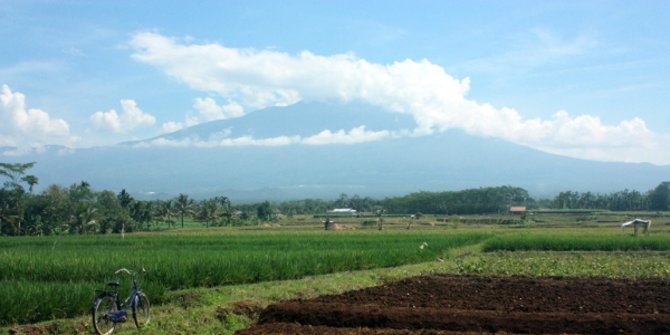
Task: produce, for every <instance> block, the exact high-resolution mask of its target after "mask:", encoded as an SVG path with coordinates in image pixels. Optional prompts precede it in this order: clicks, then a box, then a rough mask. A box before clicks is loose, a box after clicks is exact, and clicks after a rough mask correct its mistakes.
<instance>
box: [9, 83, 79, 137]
mask: <svg viewBox="0 0 670 335" xmlns="http://www.w3.org/2000/svg"><path fill="white" fill-rule="evenodd" d="M0 102H1V103H2V104H1V105H0V146H15V147H19V148H22V150H23V149H25V148H31V147H34V148H39V147H41V146H42V145H44V144H62V145H72V144H73V143H74V142H76V141H77V138H76V137H74V136H71V135H70V126H69V125H68V123H67V122H65V120H63V119H54V118H51V116H49V113H47V112H45V111H43V110H41V109H35V108H30V109H28V108H27V107H26V97H25V95H23V94H22V93H20V92H12V90H11V89H10V88H9V86H7V85H2V94H1V95H0Z"/></svg>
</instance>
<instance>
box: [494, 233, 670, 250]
mask: <svg viewBox="0 0 670 335" xmlns="http://www.w3.org/2000/svg"><path fill="white" fill-rule="evenodd" d="M483 250H484V251H485V252H491V251H502V250H505V251H529V250H538V251H639V250H656V251H670V238H668V237H667V236H649V237H645V238H635V237H633V236H630V235H625V236H621V235H619V236H613V235H601V236H597V235H594V236H574V235H566V236H561V235H557V234H547V235H518V236H517V235H513V236H497V237H495V238H491V239H489V240H487V241H486V242H485V243H484V247H483Z"/></svg>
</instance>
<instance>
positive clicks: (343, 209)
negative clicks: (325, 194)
mask: <svg viewBox="0 0 670 335" xmlns="http://www.w3.org/2000/svg"><path fill="white" fill-rule="evenodd" d="M328 212H329V213H356V210H355V209H351V208H335V209H333V210H329V211H328Z"/></svg>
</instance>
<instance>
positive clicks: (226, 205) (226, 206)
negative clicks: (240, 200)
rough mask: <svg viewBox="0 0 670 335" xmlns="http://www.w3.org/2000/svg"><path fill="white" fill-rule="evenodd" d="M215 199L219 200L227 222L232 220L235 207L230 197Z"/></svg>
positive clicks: (215, 199)
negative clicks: (231, 203)
mask: <svg viewBox="0 0 670 335" xmlns="http://www.w3.org/2000/svg"><path fill="white" fill-rule="evenodd" d="M214 201H216V202H218V203H219V205H220V206H221V212H222V213H221V215H222V216H223V217H224V218H225V220H226V223H230V220H231V218H232V216H233V208H232V206H231V205H230V199H228V197H216V198H214Z"/></svg>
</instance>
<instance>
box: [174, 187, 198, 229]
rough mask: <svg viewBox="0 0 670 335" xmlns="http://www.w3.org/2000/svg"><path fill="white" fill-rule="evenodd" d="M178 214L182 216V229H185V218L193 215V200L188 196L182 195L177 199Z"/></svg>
mask: <svg viewBox="0 0 670 335" xmlns="http://www.w3.org/2000/svg"><path fill="white" fill-rule="evenodd" d="M175 205H176V210H177V213H179V215H180V216H181V227H182V228H184V216H185V215H187V214H193V205H194V203H193V199H189V198H188V195H186V194H183V193H180V194H179V196H178V197H177V198H176V199H175Z"/></svg>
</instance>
